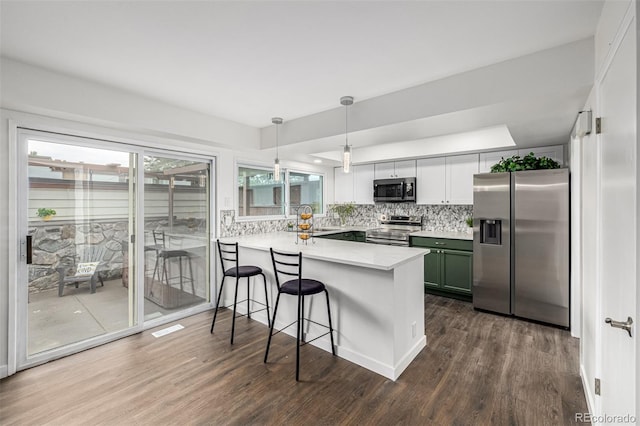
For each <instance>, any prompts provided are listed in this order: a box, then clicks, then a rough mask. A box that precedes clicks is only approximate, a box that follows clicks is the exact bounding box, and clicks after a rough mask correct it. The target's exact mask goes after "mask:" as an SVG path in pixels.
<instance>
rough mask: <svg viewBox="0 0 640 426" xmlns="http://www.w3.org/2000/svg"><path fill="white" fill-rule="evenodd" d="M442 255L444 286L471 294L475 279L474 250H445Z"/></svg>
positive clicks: (442, 279)
mask: <svg viewBox="0 0 640 426" xmlns="http://www.w3.org/2000/svg"><path fill="white" fill-rule="evenodd" d="M441 257H442V272H443V274H442V275H443V276H442V277H441V280H440V282H441V283H442V288H443V289H445V290H451V291H458V292H461V293H466V294H469V295H470V294H471V283H472V281H473V252H468V251H458V250H443V251H442V254H441Z"/></svg>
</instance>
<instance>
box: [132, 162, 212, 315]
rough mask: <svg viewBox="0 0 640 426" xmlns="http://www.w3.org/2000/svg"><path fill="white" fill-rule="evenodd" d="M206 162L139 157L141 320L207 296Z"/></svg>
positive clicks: (207, 170) (208, 207)
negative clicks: (141, 164)
mask: <svg viewBox="0 0 640 426" xmlns="http://www.w3.org/2000/svg"><path fill="white" fill-rule="evenodd" d="M210 175H211V162H210V161H202V160H197V159H189V158H184V157H175V156H168V155H166V154H162V155H145V156H144V297H145V299H146V302H145V320H150V319H154V318H158V317H161V316H163V315H167V314H170V313H172V312H176V311H180V310H184V309H186V308H190V307H193V306H197V305H199V304H202V303H205V302H208V301H209V274H210V263H209V257H210V256H209V253H210V244H209V241H210V238H209V235H210V223H209V217H210V203H211V201H210V196H209V194H210V193H211V190H210Z"/></svg>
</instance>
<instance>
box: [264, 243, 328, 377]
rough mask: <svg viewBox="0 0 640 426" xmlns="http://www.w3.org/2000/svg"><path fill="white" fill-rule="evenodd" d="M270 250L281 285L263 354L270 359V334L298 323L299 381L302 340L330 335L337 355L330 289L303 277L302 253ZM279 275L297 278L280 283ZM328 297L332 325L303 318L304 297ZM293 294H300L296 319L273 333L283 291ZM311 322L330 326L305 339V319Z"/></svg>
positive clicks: (297, 371)
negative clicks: (318, 333) (322, 331)
mask: <svg viewBox="0 0 640 426" xmlns="http://www.w3.org/2000/svg"><path fill="white" fill-rule="evenodd" d="M269 251H270V252H271V261H272V262H273V269H274V274H275V276H276V284H277V285H278V297H277V298H276V305H275V307H274V308H273V319H272V320H271V327H270V329H269V340H268V341H267V351H266V352H265V354H264V362H265V363H266V362H267V357H268V356H269V346H270V345H271V337H272V336H274V335H275V334H278V333H280V332H281V331H283V330H284V329H286V328H288V327H290V326H292V325H293V324H296V381H299V379H300V346H301V344H300V341H301V340H303V343H302V344H307V343H311V342H313V341H314V340H316V339H319V338H321V337H323V336H326V335H327V334H328V335H329V336H330V337H331V353H333V355H334V356H335V354H336V349H335V345H334V343H333V325H332V324H331V308H330V306H329V292H328V291H327V287H326V286H325V285H324V284H323V283H322V282H320V281H318V280H314V279H309V278H302V253H297V254H293V253H281V252H277V251H275V250H273V249H272V248H270V249H269ZM279 275H287V276H291V277H295V278H293V279H289V280H287V281H285V282H284V283H282V284H280V278H279ZM322 292H324V295H325V296H326V299H327V316H328V317H329V326H328V327H327V326H326V325H324V324H320V323H317V322H315V321H313V320H311V319H309V318H304V297H305V296H311V295H314V294H318V293H322ZM283 293H284V294H290V295H292V296H297V297H298V315H297V318H296V320H295V321H294V322H292V323H291V324H289V325H287V326H285V327H284V328H281V329H280V330H276V332H275V333H274V332H273V327H274V324H275V322H276V314H277V312H278V303H279V302H280V295H281V294H283ZM305 320H306V321H308V322H312V323H314V324H316V325H319V326H322V327H325V328H328V329H329V331H327V332H326V333H324V334H321V335H320V336H317V337H315V338H313V339H311V340H304V338H303V337H302V329H303V326H304V321H305Z"/></svg>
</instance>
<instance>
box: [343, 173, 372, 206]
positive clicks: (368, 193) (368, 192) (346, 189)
mask: <svg viewBox="0 0 640 426" xmlns="http://www.w3.org/2000/svg"><path fill="white" fill-rule="evenodd" d="M373 176H374V166H373V164H363V165H359V166H352V167H351V173H345V172H344V171H343V170H342V167H336V168H335V169H334V174H333V179H334V181H333V183H334V192H333V194H334V202H335V203H356V204H373Z"/></svg>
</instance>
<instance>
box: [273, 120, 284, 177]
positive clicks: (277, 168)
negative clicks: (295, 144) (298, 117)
mask: <svg viewBox="0 0 640 426" xmlns="http://www.w3.org/2000/svg"><path fill="white" fill-rule="evenodd" d="M271 122H272V123H273V124H275V125H276V159H275V160H274V162H273V180H275V181H276V182H280V159H279V158H278V126H279V125H280V124H282V118H280V117H273V118H272V119H271Z"/></svg>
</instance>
